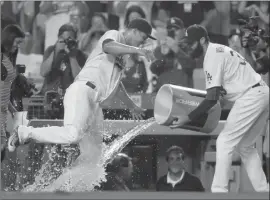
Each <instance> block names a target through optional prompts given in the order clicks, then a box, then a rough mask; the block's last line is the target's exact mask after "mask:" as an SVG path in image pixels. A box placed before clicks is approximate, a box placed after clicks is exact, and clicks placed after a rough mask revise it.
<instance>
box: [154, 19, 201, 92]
mask: <svg viewBox="0 0 270 200" xmlns="http://www.w3.org/2000/svg"><path fill="white" fill-rule="evenodd" d="M167 31H168V36H167V37H166V39H165V40H164V41H162V42H161V45H160V46H158V47H157V48H156V49H155V57H156V58H157V61H156V62H153V64H152V65H151V70H152V72H153V73H154V74H156V75H157V76H158V78H157V83H156V87H155V89H154V92H157V91H158V90H159V88H160V87H161V86H162V85H163V84H167V83H168V84H174V85H180V86H185V87H190V88H192V87H193V70H194V68H195V67H196V61H195V60H192V59H191V58H189V57H188V56H187V55H186V54H185V53H184V52H183V51H182V50H181V46H180V41H181V39H182V38H183V37H184V35H185V28H184V23H183V21H182V20H181V19H179V18H177V17H172V18H170V19H169V20H168V21H167ZM160 61H162V62H160Z"/></svg>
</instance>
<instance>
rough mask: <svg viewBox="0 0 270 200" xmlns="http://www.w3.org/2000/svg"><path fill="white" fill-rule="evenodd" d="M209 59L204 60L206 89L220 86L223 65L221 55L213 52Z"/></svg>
mask: <svg viewBox="0 0 270 200" xmlns="http://www.w3.org/2000/svg"><path fill="white" fill-rule="evenodd" d="M209 59H211V60H209V61H208V62H205V66H204V73H205V81H206V89H210V88H213V87H221V85H222V78H223V65H224V59H223V56H222V55H218V54H215V55H213V56H211V57H210V58H209Z"/></svg>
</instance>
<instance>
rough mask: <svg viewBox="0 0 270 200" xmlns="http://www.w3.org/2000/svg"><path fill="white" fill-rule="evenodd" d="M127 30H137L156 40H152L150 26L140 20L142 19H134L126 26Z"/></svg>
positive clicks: (143, 20)
mask: <svg viewBox="0 0 270 200" xmlns="http://www.w3.org/2000/svg"><path fill="white" fill-rule="evenodd" d="M127 28H129V29H130V28H135V29H138V30H139V31H141V32H143V33H145V34H146V35H147V36H148V37H149V38H151V39H152V40H156V38H154V37H153V36H152V35H151V33H152V26H151V25H150V24H149V23H148V22H147V21H146V20H145V19H142V18H137V19H134V20H132V21H131V22H130V23H129V24H128V27H127Z"/></svg>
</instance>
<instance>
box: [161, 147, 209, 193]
mask: <svg viewBox="0 0 270 200" xmlns="http://www.w3.org/2000/svg"><path fill="white" fill-rule="evenodd" d="M166 160H167V163H168V173H167V174H166V175H164V176H162V177H161V178H160V179H159V180H158V182H157V184H156V190H157V191H189V192H203V191H204V188H203V186H202V183H201V181H200V179H198V178H197V177H195V176H194V175H192V174H190V173H188V172H187V171H185V166H184V164H185V163H184V161H185V153H184V151H183V149H182V148H181V147H179V146H172V147H170V148H169V149H168V150H167V153H166Z"/></svg>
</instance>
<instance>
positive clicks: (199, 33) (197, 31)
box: [185, 24, 208, 43]
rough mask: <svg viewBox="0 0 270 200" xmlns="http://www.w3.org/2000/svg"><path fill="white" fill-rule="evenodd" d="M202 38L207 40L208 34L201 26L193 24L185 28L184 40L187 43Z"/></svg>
mask: <svg viewBox="0 0 270 200" xmlns="http://www.w3.org/2000/svg"><path fill="white" fill-rule="evenodd" d="M202 37H205V38H208V32H207V30H206V29H205V28H204V27H203V26H201V25H198V24H194V25H191V26H189V27H188V28H187V30H186V36H185V38H186V39H187V40H188V42H190V43H192V42H195V41H199V40H200V39H201V38H202Z"/></svg>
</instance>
